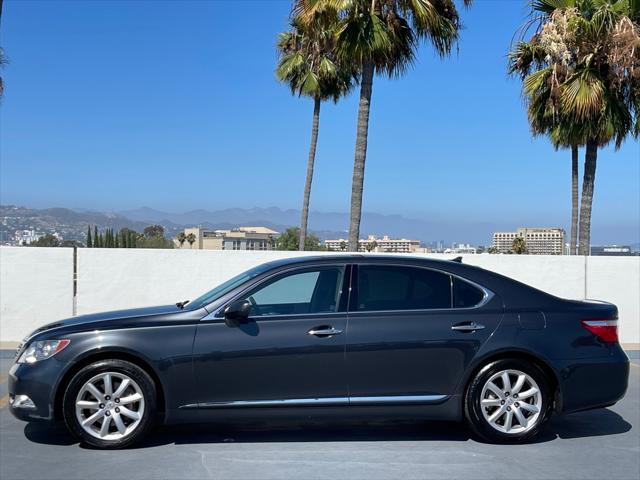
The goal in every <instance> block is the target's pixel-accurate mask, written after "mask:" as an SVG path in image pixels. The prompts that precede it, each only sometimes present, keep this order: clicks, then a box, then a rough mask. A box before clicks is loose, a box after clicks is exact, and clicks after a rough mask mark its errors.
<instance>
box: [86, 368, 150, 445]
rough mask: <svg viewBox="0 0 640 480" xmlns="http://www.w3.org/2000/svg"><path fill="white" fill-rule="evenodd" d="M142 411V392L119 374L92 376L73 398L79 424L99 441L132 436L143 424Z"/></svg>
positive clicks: (127, 377)
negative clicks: (74, 398) (141, 423)
mask: <svg viewBox="0 0 640 480" xmlns="http://www.w3.org/2000/svg"><path fill="white" fill-rule="evenodd" d="M144 408H145V403H144V394H143V393H142V389H141V388H140V386H139V385H138V384H137V383H136V382H135V381H134V380H133V379H132V378H131V377H129V376H127V375H125V374H123V373H120V372H105V373H100V374H98V375H96V376H94V377H92V378H91V379H89V380H88V381H87V382H86V383H85V384H84V385H83V386H82V388H81V389H80V391H79V392H78V395H77V397H76V419H77V420H78V423H79V424H80V426H81V427H82V429H83V430H84V431H85V432H87V433H88V434H89V435H91V436H93V437H95V438H99V439H100V440H108V441H109V440H120V439H122V438H124V437H127V436H129V435H131V433H132V432H133V431H134V430H135V429H136V428H137V427H138V426H139V425H140V422H141V421H142V417H143V415H144Z"/></svg>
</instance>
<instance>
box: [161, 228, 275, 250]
mask: <svg viewBox="0 0 640 480" xmlns="http://www.w3.org/2000/svg"><path fill="white" fill-rule="evenodd" d="M184 234H185V236H186V237H187V239H188V238H189V235H190V234H193V237H192V238H195V241H194V242H193V243H189V241H188V240H185V241H184V242H183V243H182V244H180V242H179V241H178V239H177V238H176V239H174V242H175V244H176V248H182V249H185V248H186V249H197V250H275V249H276V239H277V238H278V235H280V234H279V233H278V232H276V231H275V230H271V229H270V228H267V227H238V228H233V229H231V230H209V229H206V228H200V227H194V228H185V229H184Z"/></svg>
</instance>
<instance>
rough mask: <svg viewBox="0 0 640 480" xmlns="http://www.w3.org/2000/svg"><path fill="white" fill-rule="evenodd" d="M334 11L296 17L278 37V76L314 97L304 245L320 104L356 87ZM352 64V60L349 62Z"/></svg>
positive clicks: (294, 90) (302, 226) (303, 219)
mask: <svg viewBox="0 0 640 480" xmlns="http://www.w3.org/2000/svg"><path fill="white" fill-rule="evenodd" d="M337 20H338V19H337V17H336V15H335V13H334V12H328V11H327V12H323V13H316V14H315V15H313V16H312V17H311V18H310V20H309V21H307V22H301V21H300V20H299V19H298V18H296V17H294V18H293V20H292V22H291V30H290V31H288V32H283V33H281V34H280V36H279V38H278V43H277V47H278V52H279V56H280V57H279V60H278V67H277V69H276V76H277V77H278V80H280V81H281V82H283V83H286V84H288V85H289V88H290V89H291V93H292V94H294V95H296V94H297V95H299V96H306V97H310V98H311V99H313V120H312V122H311V142H310V145H309V155H308V157H307V175H306V180H305V186H304V197H303V201H302V213H301V218H300V241H299V244H300V245H305V244H306V242H305V239H306V236H307V229H308V227H307V225H308V220H309V201H310V197H311V184H312V182H313V169H314V163H315V157H316V146H317V143H318V129H319V124H320V106H321V104H322V102H323V101H326V100H329V99H331V100H333V101H334V102H336V103H337V102H338V100H339V99H340V97H342V96H343V95H346V94H347V93H348V92H349V91H350V90H351V88H352V86H353V82H354V79H355V75H356V71H355V69H353V68H347V67H346V66H345V64H344V62H339V61H338V59H337V57H336V54H335V51H334V43H335V34H336V31H335V30H336V26H337V24H338V21H337ZM347 65H348V64H347Z"/></svg>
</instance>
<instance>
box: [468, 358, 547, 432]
mask: <svg viewBox="0 0 640 480" xmlns="http://www.w3.org/2000/svg"><path fill="white" fill-rule="evenodd" d="M504 370H518V371H520V372H523V373H525V374H527V375H529V376H530V377H531V378H532V379H533V380H534V381H535V382H536V383H537V385H538V387H539V390H540V392H541V399H542V407H541V409H540V414H539V416H538V418H537V421H536V423H535V424H534V425H533V426H532V427H531V428H530V429H529V430H526V431H524V432H521V433H503V432H501V431H499V430H497V429H495V428H494V427H492V426H491V425H490V424H489V422H488V421H487V420H486V419H485V417H484V415H483V412H482V406H481V403H480V401H481V395H482V390H483V388H484V386H485V384H486V382H487V381H488V380H489V379H490V378H491V377H492V376H494V375H495V374H497V373H499V372H501V371H504ZM553 398H554V395H553V391H552V388H551V383H550V381H549V379H548V378H547V375H546V374H545V373H544V372H543V371H542V370H541V369H540V368H539V367H538V366H537V365H535V364H533V363H531V362H527V361H524V360H519V359H503V360H497V361H494V362H491V363H489V364H487V365H485V366H484V367H483V368H481V369H480V371H479V372H478V373H477V374H476V375H475V377H473V378H472V379H471V381H470V383H469V386H468V388H467V391H466V393H465V398H464V410H465V416H466V419H467V423H468V424H469V426H470V427H471V429H472V430H473V432H474V433H475V434H476V435H477V436H478V437H480V439H482V440H484V441H487V442H490V443H523V442H526V441H528V440H531V439H532V438H534V437H535V436H536V435H538V434H539V433H540V430H541V429H542V428H543V427H544V425H545V423H546V422H547V421H548V420H549V418H550V417H551V413H552V406H553ZM490 413H491V412H490Z"/></svg>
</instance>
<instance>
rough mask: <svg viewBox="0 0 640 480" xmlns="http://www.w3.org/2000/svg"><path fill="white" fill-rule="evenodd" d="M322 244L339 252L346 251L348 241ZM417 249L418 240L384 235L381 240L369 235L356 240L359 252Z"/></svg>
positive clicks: (408, 250) (411, 251)
mask: <svg viewBox="0 0 640 480" xmlns="http://www.w3.org/2000/svg"><path fill="white" fill-rule="evenodd" d="M324 244H325V246H326V247H327V250H331V251H334V252H341V251H345V250H346V249H347V246H348V245H349V240H346V239H344V238H339V239H337V240H325V241H324ZM418 248H420V240H408V239H406V238H389V236H388V235H384V236H383V237H382V238H378V237H376V236H375V235H369V236H368V237H367V239H366V240H358V251H359V252H391V253H414V252H416V251H417V249H418Z"/></svg>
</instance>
